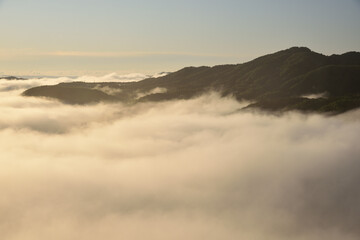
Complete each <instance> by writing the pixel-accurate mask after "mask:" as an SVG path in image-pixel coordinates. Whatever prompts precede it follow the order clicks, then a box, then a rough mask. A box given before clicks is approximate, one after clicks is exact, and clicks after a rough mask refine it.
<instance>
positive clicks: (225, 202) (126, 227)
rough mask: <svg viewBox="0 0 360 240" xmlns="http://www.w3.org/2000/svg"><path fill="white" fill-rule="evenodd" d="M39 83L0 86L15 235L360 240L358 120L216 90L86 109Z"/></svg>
mask: <svg viewBox="0 0 360 240" xmlns="http://www.w3.org/2000/svg"><path fill="white" fill-rule="evenodd" d="M63 80H64V79H53V80H52V81H59V82H60V81H63ZM32 81H33V82H32ZM36 81H38V80H30V81H29V82H28V83H30V85H32V84H33V83H34V84H38V83H39V82H36ZM41 81H45V80H41ZM98 81H101V79H98ZM26 86H27V85H26ZM26 86H25V82H10V81H2V82H1V83H0V88H1V89H3V91H2V92H1V93H0V110H1V118H0V152H1V154H0V163H1V168H0V189H1V190H0V191H1V194H0V235H1V236H2V237H1V238H2V239H5V240H20V239H27V240H33V239H34V240H39V239H54V240H57V239H59V240H60V239H61V240H63V239H71V240H72V239H74V240H75V239H89V240H97V239H110V240H111V239H131V240H137V239H139V240H140V239H141V240H143V239H150V240H152V239H154V240H155V239H156V240H159V239H160V240H162V239H164V240H165V239H166V240H167V239H190V240H192V239H194V240H195V239H210V240H211V239H214V240H217V239H225V240H227V239H229V240H230V239H254V240H260V239H270V240H275V239H276V240H278V239H280V240H282V239H284V240H285V239H296V240H317V239H330V240H335V239H345V240H355V239H358V238H359V237H360V231H359V230H358V227H357V225H358V223H359V222H360V207H359V202H360V190H359V188H358V183H359V181H360V177H359V176H360V164H359V161H358V156H360V150H359V148H358V143H359V140H360V134H359V133H360V124H359V116H360V112H359V111H355V112H352V113H348V114H345V115H342V116H337V117H324V116H320V115H308V116H305V115H302V114H299V113H289V114H286V115H284V116H281V117H278V116H270V115H264V114H261V113H251V112H241V111H238V109H240V108H241V107H242V104H241V103H238V102H237V101H235V100H233V99H231V98H220V97H219V96H218V95H217V94H208V95H205V96H202V97H199V98H197V99H193V100H188V101H171V102H165V103H143V104H138V105H135V106H126V105H122V104H107V105H104V104H98V105H95V106H86V107H74V106H68V105H63V104H61V103H58V102H55V101H50V100H44V99H36V98H25V97H22V96H20V95H19V93H21V91H22V89H21V88H23V87H24V88H25V87H26ZM4 89H7V91H5V90H4Z"/></svg>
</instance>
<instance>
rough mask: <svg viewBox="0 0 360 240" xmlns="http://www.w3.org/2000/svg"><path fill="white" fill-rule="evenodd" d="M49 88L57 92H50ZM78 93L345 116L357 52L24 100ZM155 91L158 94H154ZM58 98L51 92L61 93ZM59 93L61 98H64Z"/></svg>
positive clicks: (278, 58)
mask: <svg viewBox="0 0 360 240" xmlns="http://www.w3.org/2000/svg"><path fill="white" fill-rule="evenodd" d="M105 88H106V89H113V90H114V91H113V92H115V94H112V95H110V94H107V93H106V91H103V93H104V94H105V95H103V96H102V97H97V98H96V97H94V98H92V95H91V94H93V92H90V91H89V90H97V91H101V89H105ZM50 89H56V91H55V90H50ZM79 89H83V93H82V94H85V95H86V91H89V92H88V93H89V95H88V98H84V99H88V100H84V101H82V102H81V104H86V103H90V102H98V101H123V102H127V103H136V102H141V101H163V100H171V99H188V98H192V97H195V96H197V95H200V94H203V93H205V92H207V91H219V92H220V93H221V94H222V95H223V96H227V95H232V96H234V97H236V99H238V100H250V101H253V102H255V103H254V104H252V105H250V106H249V107H256V108H261V109H265V110H271V111H284V110H301V111H320V112H337V113H339V112H344V111H347V110H350V109H353V108H357V107H360V100H359V99H360V97H359V96H360V53H358V52H349V53H345V54H342V55H331V56H325V55H322V54H319V53H316V52H313V51H311V50H310V49H308V48H304V47H293V48H290V49H287V50H283V51H279V52H276V53H273V54H269V55H266V56H262V57H259V58H257V59H254V60H252V61H250V62H247V63H243V64H237V65H220V66H214V67H187V68H184V69H181V70H179V71H177V72H174V73H170V74H168V75H166V76H164V77H160V78H149V79H145V80H143V81H139V82H132V83H120V84H119V83H100V84H99V83H81V82H75V83H61V84H58V85H56V86H46V87H37V88H33V89H29V90H27V91H25V92H24V95H26V96H35V94H34V91H36V96H45V97H52V98H56V99H59V100H61V101H64V102H67V103H79V102H77V101H72V99H71V98H72V96H73V98H74V99H75V98H76V97H77V96H76V95H77V94H78V91H79ZM154 89H155V90H156V89H163V90H162V91H154ZM65 91H66V94H67V96H68V97H67V98H66V99H65V98H64V97H62V94H59V93H57V94H54V92H65ZM319 93H326V98H320V99H309V98H306V97H304V95H308V94H319ZM63 94H64V93H63Z"/></svg>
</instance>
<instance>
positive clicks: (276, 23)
mask: <svg viewBox="0 0 360 240" xmlns="http://www.w3.org/2000/svg"><path fill="white" fill-rule="evenodd" d="M0 31H1V33H0V74H9V75H38V74H39V75H82V74H92V75H102V74H107V73H111V72H118V73H130V72H141V73H156V72H160V71H175V70H178V69H180V68H182V67H186V66H200V65H208V66H212V65H216V64H226V63H241V62H245V61H248V60H251V59H253V58H255V57H258V56H261V55H264V54H267V53H272V52H275V51H278V50H282V49H286V48H289V47H292V46H306V47H309V48H311V49H312V50H313V51H316V52H320V53H324V54H327V55H328V54H333V53H337V54H340V53H344V52H347V51H360V1H359V0H341V1H340V0H271V1H270V0H192V1H190V0H0Z"/></svg>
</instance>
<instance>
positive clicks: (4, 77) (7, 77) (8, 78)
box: [0, 76, 26, 80]
mask: <svg viewBox="0 0 360 240" xmlns="http://www.w3.org/2000/svg"><path fill="white" fill-rule="evenodd" d="M0 80H26V79H25V78H19V77H14V76H2V77H1V76H0Z"/></svg>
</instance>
